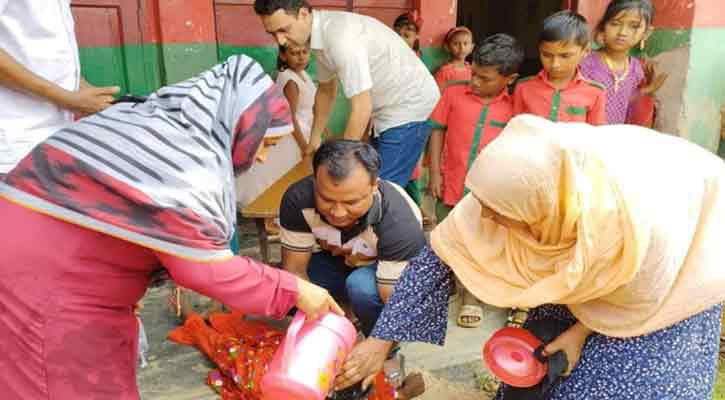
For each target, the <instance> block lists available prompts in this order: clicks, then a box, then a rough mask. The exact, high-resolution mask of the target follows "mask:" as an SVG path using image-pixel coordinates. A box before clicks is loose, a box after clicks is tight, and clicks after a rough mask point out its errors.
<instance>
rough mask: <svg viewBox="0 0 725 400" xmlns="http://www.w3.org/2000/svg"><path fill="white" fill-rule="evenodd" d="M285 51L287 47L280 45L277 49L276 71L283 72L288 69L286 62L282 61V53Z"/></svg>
mask: <svg viewBox="0 0 725 400" xmlns="http://www.w3.org/2000/svg"><path fill="white" fill-rule="evenodd" d="M286 51H287V46H282V45H280V46H279V47H278V48H277V71H280V72H281V71H284V70H286V69H288V68H289V65H288V64H287V62H286V61H284V60H283V59H282V53H284V52H286Z"/></svg>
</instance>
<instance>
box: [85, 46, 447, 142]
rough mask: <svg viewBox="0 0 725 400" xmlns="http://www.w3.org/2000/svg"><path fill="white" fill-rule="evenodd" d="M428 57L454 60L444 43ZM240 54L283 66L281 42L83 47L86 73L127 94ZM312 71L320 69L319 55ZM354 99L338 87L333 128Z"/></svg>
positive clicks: (433, 61)
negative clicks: (279, 54)
mask: <svg viewBox="0 0 725 400" xmlns="http://www.w3.org/2000/svg"><path fill="white" fill-rule="evenodd" d="M421 52H422V54H423V62H424V63H425V65H426V66H427V67H428V69H429V70H431V71H432V72H435V70H436V69H438V67H439V66H440V65H441V64H444V63H445V62H447V61H448V54H447V53H446V51H445V50H443V49H442V48H440V47H428V48H423V49H422V50H421ZM235 54H246V55H248V56H250V57H252V58H254V59H255V60H257V61H258V62H259V63H260V64H261V65H262V67H263V68H264V70H265V71H267V72H268V73H270V74H271V75H272V76H275V75H276V70H277V48H276V47H238V46H229V45H223V44H220V45H218V46H217V45H216V44H165V45H158V44H144V45H125V46H119V47H84V48H81V49H80V57H81V65H82V73H83V76H84V77H85V78H86V79H87V80H88V81H89V82H90V83H92V84H94V85H98V86H111V85H118V86H120V87H121V93H122V94H124V93H133V94H137V95H146V94H149V93H151V92H153V91H154V90H156V89H158V88H159V87H161V86H163V85H165V84H169V83H174V82H179V81H181V80H184V79H186V78H188V77H190V76H193V75H195V74H197V73H199V72H201V71H203V70H205V69H207V68H209V67H211V66H212V65H214V64H215V63H217V62H220V61H223V60H226V59H227V58H229V57H230V56H232V55H235ZM308 72H309V73H310V75H311V76H312V77H313V79H314V78H315V76H316V73H315V62H314V59H313V61H312V62H311V63H310V67H309V69H308ZM349 113H350V103H349V101H348V100H347V99H346V98H345V96H344V94H343V93H342V88H340V91H339V92H338V96H337V102H336V103H335V108H334V110H333V114H332V117H331V119H330V123H329V124H328V129H329V130H330V132H331V133H332V134H333V135H341V134H342V132H343V131H344V130H345V126H346V124H347V117H348V115H349Z"/></svg>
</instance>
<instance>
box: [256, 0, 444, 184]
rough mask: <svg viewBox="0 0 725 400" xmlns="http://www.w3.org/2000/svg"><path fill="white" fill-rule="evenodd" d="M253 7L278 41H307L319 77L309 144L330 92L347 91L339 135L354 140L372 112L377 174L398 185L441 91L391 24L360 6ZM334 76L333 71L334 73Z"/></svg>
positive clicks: (288, 1) (284, 3)
mask: <svg viewBox="0 0 725 400" xmlns="http://www.w3.org/2000/svg"><path fill="white" fill-rule="evenodd" d="M254 9H255V12H256V13H257V14H258V15H259V16H260V18H261V20H262V24H263V25H264V28H265V30H266V31H267V32H268V33H270V34H271V35H272V36H274V38H275V40H276V41H277V43H278V44H279V45H280V46H285V45H287V44H299V45H304V44H307V43H309V45H310V47H311V49H312V52H313V53H314V54H315V56H316V59H317V77H318V80H319V81H320V85H319V88H318V91H317V95H316V97H315V108H314V121H313V124H312V134H311V138H310V146H309V147H308V152H310V153H311V152H313V151H314V150H316V149H317V147H319V144H320V137H321V135H322V132H323V130H324V128H325V126H326V125H327V122H328V120H329V117H330V113H331V112H332V107H333V104H334V102H335V97H336V95H337V79H339V81H340V83H341V84H342V89H343V92H344V93H345V96H346V97H347V98H349V99H350V104H351V112H350V116H349V119H348V123H347V127H346V129H345V133H344V138H345V139H352V140H360V139H362V137H363V136H364V133H365V130H366V127H367V124H368V121H369V120H370V118H371V117H372V121H373V126H374V128H375V131H376V132H377V137H375V138H374V139H373V140H372V144H373V146H375V148H376V150H378V153H380V156H381V158H382V161H383V165H382V169H381V170H380V177H381V178H383V179H386V180H389V181H392V182H395V183H397V184H398V185H400V186H402V187H405V185H406V184H407V183H408V180H409V178H410V175H411V173H412V171H413V168H414V167H415V165H416V163H417V162H418V159H419V158H420V155H421V152H422V151H423V147H424V146H425V143H426V141H427V139H428V136H429V135H430V127H429V126H428V124H427V122H426V121H427V119H428V117H429V116H430V113H431V112H432V110H433V108H434V107H435V105H436V103H437V102H438V98H439V97H440V93H439V90H438V88H437V86H436V83H435V80H434V79H433V77H432V76H431V74H430V72H429V71H428V69H427V68H426V67H425V65H424V64H423V62H422V61H421V60H420V58H418V56H417V55H416V54H415V52H413V50H412V49H411V48H410V47H409V46H408V45H407V44H406V43H405V42H404V41H403V39H401V38H400V37H399V36H398V35H397V34H396V33H395V32H394V31H393V30H392V29H391V28H389V27H388V26H386V25H385V24H383V23H382V22H380V21H378V20H376V19H374V18H371V17H367V16H364V15H360V14H354V13H348V12H340V11H320V10H314V11H313V10H312V9H311V7H310V6H309V4H308V3H307V1H305V0H256V1H255V2H254ZM335 78H337V79H335Z"/></svg>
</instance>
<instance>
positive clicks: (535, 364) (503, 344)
mask: <svg viewBox="0 0 725 400" xmlns="http://www.w3.org/2000/svg"><path fill="white" fill-rule="evenodd" d="M541 344H542V343H541V340H539V338H537V337H536V336H534V334H532V333H531V332H529V331H528V330H526V329H523V328H510V327H506V328H502V329H499V330H498V331H496V333H494V334H493V336H491V338H490V339H489V340H488V342H486V345H485V346H483V359H484V361H485V362H486V365H488V368H489V369H490V370H491V372H493V374H494V375H496V376H497V377H498V378H499V379H501V381H503V382H504V383H507V384H509V385H511V386H514V387H520V388H526V387H531V386H534V385H536V384H537V383H539V382H541V380H542V379H543V378H544V376H545V375H546V372H547V371H548V369H549V367H548V365H547V364H546V363H542V362H541V361H539V359H538V358H536V356H534V350H536V348H538V347H539V346H541Z"/></svg>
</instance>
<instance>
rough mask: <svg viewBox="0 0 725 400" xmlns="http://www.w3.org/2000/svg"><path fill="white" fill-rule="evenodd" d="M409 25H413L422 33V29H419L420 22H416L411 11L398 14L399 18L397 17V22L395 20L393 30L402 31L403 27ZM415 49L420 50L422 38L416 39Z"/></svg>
mask: <svg viewBox="0 0 725 400" xmlns="http://www.w3.org/2000/svg"><path fill="white" fill-rule="evenodd" d="M408 26H410V27H413V28H414V29H415V31H416V32H418V33H420V29H418V24H416V23H415V21H414V20H413V18H412V17H411V15H410V13H405V14H400V15H398V18H396V19H395V22H393V30H394V31H395V32H400V30H401V29H403V28H405V27H408ZM413 50H415V51H420V40H418V39H415V43H413Z"/></svg>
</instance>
